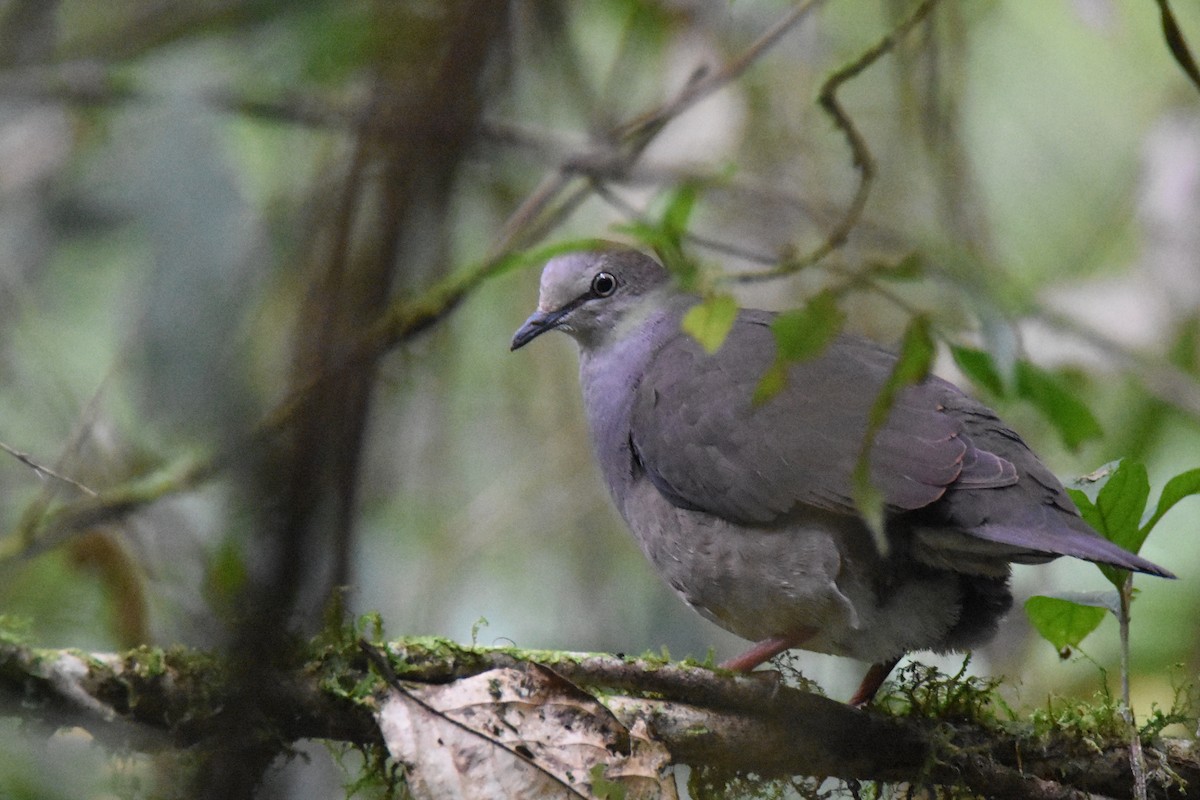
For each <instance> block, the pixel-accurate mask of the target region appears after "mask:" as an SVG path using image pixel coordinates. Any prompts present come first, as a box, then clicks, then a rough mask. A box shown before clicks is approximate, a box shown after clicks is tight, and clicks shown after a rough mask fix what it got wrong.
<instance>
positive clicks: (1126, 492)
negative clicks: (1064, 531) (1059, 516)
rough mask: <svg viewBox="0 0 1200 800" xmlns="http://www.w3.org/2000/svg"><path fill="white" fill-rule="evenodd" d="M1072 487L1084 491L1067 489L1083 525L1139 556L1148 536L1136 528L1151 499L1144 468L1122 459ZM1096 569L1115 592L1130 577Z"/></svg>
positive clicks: (1114, 569) (1123, 572) (1121, 571)
mask: <svg viewBox="0 0 1200 800" xmlns="http://www.w3.org/2000/svg"><path fill="white" fill-rule="evenodd" d="M1075 483H1076V485H1079V486H1084V487H1086V489H1084V490H1081V489H1067V493H1068V494H1069V495H1070V496H1071V499H1072V500H1073V501H1075V505H1076V506H1078V507H1079V513H1080V514H1081V515H1082V516H1083V519H1084V521H1085V522H1087V524H1089V525H1091V526H1092V527H1093V528H1095V529H1096V530H1097V531H1099V532H1100V534H1101V535H1102V536H1103V537H1104V538H1105V539H1108V540H1109V541H1111V542H1113V543H1115V544H1117V545H1120V546H1121V547H1123V548H1125V549H1126V550H1129V551H1130V552H1133V553H1136V552H1138V551H1139V550H1140V549H1141V548H1142V543H1143V542H1144V541H1145V540H1146V533H1149V529H1142V528H1139V527H1138V526H1139V523H1140V521H1141V519H1142V516H1143V514H1144V513H1145V511H1146V499H1147V498H1148V497H1149V496H1150V479H1149V478H1148V477H1147V476H1146V467H1145V465H1144V464H1140V463H1138V462H1137V461H1134V460H1132V459H1128V458H1126V459H1122V460H1121V461H1119V462H1111V463H1108V464H1105V465H1104V466H1103V467H1101V468H1100V469H1098V470H1096V471H1095V472H1093V473H1092V474H1091V475H1087V476H1085V477H1083V478H1080V479H1079V480H1078V481H1076V482H1075ZM1092 498H1095V499H1094V500H1093V499H1092ZM1143 530H1145V533H1143ZM1096 566H1097V567H1099V568H1100V571H1101V572H1103V573H1104V577H1106V578H1107V579H1108V580H1109V582H1110V583H1112V584H1113V585H1114V586H1116V587H1117V588H1118V589H1120V588H1121V586H1123V585H1124V583H1125V579H1126V578H1128V577H1129V571H1128V570H1124V569H1120V568H1119V567H1111V566H1108V565H1106V564H1097V565H1096Z"/></svg>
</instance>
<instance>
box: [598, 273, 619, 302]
mask: <svg viewBox="0 0 1200 800" xmlns="http://www.w3.org/2000/svg"><path fill="white" fill-rule="evenodd" d="M616 290H617V279H616V278H614V277H613V276H612V274H611V273H608V272H597V273H596V277H594V278H592V292H593V293H594V294H595V295H596V296H597V297H608V296H609V295H610V294H612V293H613V292H615V291H616Z"/></svg>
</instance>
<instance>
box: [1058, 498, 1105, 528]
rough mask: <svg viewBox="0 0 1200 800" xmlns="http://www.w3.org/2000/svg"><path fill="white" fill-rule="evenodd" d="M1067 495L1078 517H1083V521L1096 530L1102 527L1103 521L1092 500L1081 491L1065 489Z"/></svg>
mask: <svg viewBox="0 0 1200 800" xmlns="http://www.w3.org/2000/svg"><path fill="white" fill-rule="evenodd" d="M1067 494H1068V495H1070V497H1071V500H1073V501H1074V503H1075V507H1076V508H1078V509H1079V515H1080V516H1081V517H1083V521H1084V522H1086V523H1087V524H1088V525H1091V526H1092V527H1093V528H1095V529H1096V530H1100V527H1101V526H1103V525H1104V520H1103V519H1102V518H1101V517H1100V509H1098V508H1096V504H1095V503H1093V502H1092V498H1090V497H1088V496H1087V494H1086V493H1085V492H1084V491H1083V490H1081V489H1070V488H1068V489H1067Z"/></svg>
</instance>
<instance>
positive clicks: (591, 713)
mask: <svg viewBox="0 0 1200 800" xmlns="http://www.w3.org/2000/svg"><path fill="white" fill-rule="evenodd" d="M376 720H377V721H378V723H379V728H380V731H381V732H382V733H383V738H384V741H385V742H386V744H387V748H388V752H389V753H391V755H392V757H393V758H395V759H396V760H397V761H398V762H400V763H402V764H404V765H405V768H406V771H407V776H408V786H409V790H410V791H411V792H412V794H413V796H414V797H417V798H427V797H428V798H434V797H437V798H443V797H461V798H466V799H467V800H472V799H473V798H489V800H490V799H491V798H498V797H550V798H560V797H561V798H596V800H604V799H605V798H617V797H624V798H627V799H628V800H635V798H639V799H640V798H645V800H651V799H652V798H653V799H654V800H675V798H676V793H675V783H674V780H673V778H672V777H671V776H670V775H669V774H666V768H667V766H668V761H669V753H668V752H667V750H666V748H665V747H664V746H663V745H662V744H661V743H659V742H657V741H655V740H653V739H652V738H651V737H650V735H649V730H648V729H647V727H646V725H645V723H644V722H642V721H639V722H638V723H636V724H635V725H634V727H633V728H632V729H627V728H626V727H625V726H624V725H622V724H621V723H620V722H619V721H618V720H617V719H616V718H615V717H614V716H613V715H612V712H610V711H609V710H608V709H607V708H605V707H604V706H603V705H602V704H601V703H599V702H598V701H597V700H596V699H595V698H594V697H592V696H591V695H589V694H587V693H586V692H583V691H582V690H580V689H579V688H578V687H576V686H575V685H574V684H572V683H571V682H569V681H567V680H565V679H564V678H562V677H561V676H559V675H557V674H555V673H554V672H553V671H551V670H549V669H547V668H545V667H542V666H540V665H536V664H531V665H528V666H527V668H525V669H513V668H503V669H495V670H491V671H489V672H484V673H481V674H479V675H475V676H472V677H469V678H463V679H461V680H458V681H455V682H453V683H448V684H435V685H430V684H405V685H404V686H403V689H396V688H393V689H391V690H390V691H389V692H388V694H387V695H386V697H385V698H384V700H383V703H382V705H381V708H380V711H379V713H378V714H377V715H376Z"/></svg>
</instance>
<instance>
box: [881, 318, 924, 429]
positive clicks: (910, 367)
mask: <svg viewBox="0 0 1200 800" xmlns="http://www.w3.org/2000/svg"><path fill="white" fill-rule="evenodd" d="M935 355H937V346H936V345H935V344H934V342H933V336H932V335H931V334H930V332H929V318H928V317H926V316H925V315H923V314H920V315H917V316H915V317H913V318H912V321H911V322H909V323H908V328H906V329H905V331H904V338H903V339H902V340H901V342H900V353H899V359H898V360H897V361H896V365H895V366H894V367H892V374H891V375H889V376H888V379H887V382H886V383H884V384H883V388H882V389H880V390H879V395H878V396H877V397H876V398H875V403H874V405H872V406H871V415H870V417H869V418H868V423H867V424H868V428H867V432H868V433H869V434H870V438H871V439H874V437H875V432H876V431H878V430H879V428H880V426H881V425H883V423H884V422H886V421H887V417H888V414H889V413H891V410H892V406H893V405H894V404H895V402H896V395H897V394H899V393H900V391H901V390H902V389H904V388H905V387H907V386H912V385H913V384H916V383H920V382H921V381H923V380H924V379H925V376H927V375H928V374H929V370H930V368H931V367H932V366H933V358H934V356H935Z"/></svg>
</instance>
